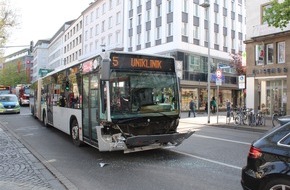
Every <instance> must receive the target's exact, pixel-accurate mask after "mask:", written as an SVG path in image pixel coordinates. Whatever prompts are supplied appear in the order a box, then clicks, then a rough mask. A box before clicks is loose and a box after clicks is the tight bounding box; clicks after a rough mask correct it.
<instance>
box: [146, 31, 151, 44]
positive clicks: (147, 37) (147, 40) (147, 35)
mask: <svg viewBox="0 0 290 190" xmlns="http://www.w3.org/2000/svg"><path fill="white" fill-rule="evenodd" d="M146 42H150V30H148V31H147V32H146Z"/></svg>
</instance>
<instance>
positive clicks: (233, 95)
mask: <svg viewBox="0 0 290 190" xmlns="http://www.w3.org/2000/svg"><path fill="white" fill-rule="evenodd" d="M210 94H211V97H210V99H212V97H215V100H216V102H217V105H218V108H219V110H220V111H225V110H226V101H227V100H229V101H230V102H231V103H232V106H233V107H240V106H241V104H240V103H242V105H243V102H244V101H240V100H243V99H244V98H243V93H240V92H239V91H238V90H234V89H223V88H221V89H219V90H217V87H214V88H211V91H210ZM207 97H208V93H207V88H206V87H200V88H197V87H192V88H181V111H188V110H189V102H190V101H191V100H192V99H193V100H194V101H196V105H197V108H196V109H197V112H206V111H205V107H206V104H207Z"/></svg>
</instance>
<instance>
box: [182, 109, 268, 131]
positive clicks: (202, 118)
mask: <svg viewBox="0 0 290 190" xmlns="http://www.w3.org/2000/svg"><path fill="white" fill-rule="evenodd" d="M200 125H209V126H214V127H224V128H232V129H239V130H247V131H257V132H266V131H268V130H269V129H271V128H272V122H271V119H270V118H266V122H265V125H259V126H248V125H235V124H234V121H233V119H231V122H230V123H229V124H227V123H226V112H219V113H218V115H217V113H216V114H211V115H210V123H208V116H207V113H197V114H196V117H193V115H192V114H191V117H188V112H182V113H181V119H180V124H179V128H188V127H190V126H195V127H197V126H200Z"/></svg>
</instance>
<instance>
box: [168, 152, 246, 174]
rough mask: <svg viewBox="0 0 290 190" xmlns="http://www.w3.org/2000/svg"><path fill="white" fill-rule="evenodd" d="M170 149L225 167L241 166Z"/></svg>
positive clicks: (236, 167)
mask: <svg viewBox="0 0 290 190" xmlns="http://www.w3.org/2000/svg"><path fill="white" fill-rule="evenodd" d="M171 151H173V152H176V153H178V154H182V155H185V156H189V157H192V158H196V159H199V160H204V161H207V162H211V163H214V164H219V165H222V166H226V167H230V168H234V169H238V170H242V168H241V167H238V166H234V165H231V164H226V163H223V162H219V161H216V160H211V159H207V158H203V157H200V156H195V155H192V154H189V153H185V152H180V151H178V150H171Z"/></svg>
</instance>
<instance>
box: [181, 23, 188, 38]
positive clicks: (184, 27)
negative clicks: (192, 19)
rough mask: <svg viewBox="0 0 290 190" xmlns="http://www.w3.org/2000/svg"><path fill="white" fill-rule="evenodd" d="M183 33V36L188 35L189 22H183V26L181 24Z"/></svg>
mask: <svg viewBox="0 0 290 190" xmlns="http://www.w3.org/2000/svg"><path fill="white" fill-rule="evenodd" d="M181 34H182V35H183V36H187V23H184V22H183V23H182V26H181Z"/></svg>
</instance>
